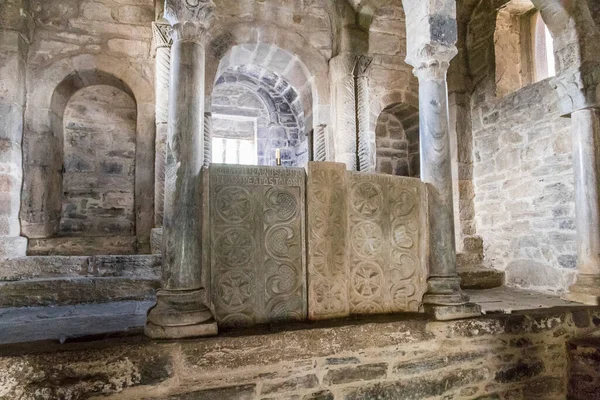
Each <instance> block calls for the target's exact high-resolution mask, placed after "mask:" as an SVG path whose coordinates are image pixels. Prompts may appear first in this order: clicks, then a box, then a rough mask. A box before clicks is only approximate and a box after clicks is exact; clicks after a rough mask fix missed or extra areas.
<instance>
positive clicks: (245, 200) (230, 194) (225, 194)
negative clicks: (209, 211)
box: [215, 187, 252, 224]
mask: <svg viewBox="0 0 600 400" xmlns="http://www.w3.org/2000/svg"><path fill="white" fill-rule="evenodd" d="M215 208H216V210H217V214H219V217H221V218H222V219H223V220H224V221H225V222H228V223H232V224H239V223H240V222H242V221H244V220H246V219H248V218H249V217H250V216H251V215H252V213H251V211H252V202H251V200H250V192H249V191H248V190H246V189H244V188H240V187H225V188H223V189H222V190H221V191H220V192H219V194H218V195H217V199H216V206H215Z"/></svg>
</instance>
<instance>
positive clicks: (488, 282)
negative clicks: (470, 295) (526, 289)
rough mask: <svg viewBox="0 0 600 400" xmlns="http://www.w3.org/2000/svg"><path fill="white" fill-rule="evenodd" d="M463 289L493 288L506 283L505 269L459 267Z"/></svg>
mask: <svg viewBox="0 0 600 400" xmlns="http://www.w3.org/2000/svg"><path fill="white" fill-rule="evenodd" d="M458 275H459V276H460V278H461V284H460V287H461V288H462V289H493V288H496V287H500V286H502V285H503V284H504V275H505V274H504V271H499V270H496V269H491V268H483V267H480V268H473V269H464V270H463V269H459V270H458Z"/></svg>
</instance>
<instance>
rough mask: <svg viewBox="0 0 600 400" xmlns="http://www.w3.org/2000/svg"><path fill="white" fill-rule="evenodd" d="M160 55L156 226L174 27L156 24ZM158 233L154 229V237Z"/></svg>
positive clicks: (158, 225) (159, 217) (162, 189)
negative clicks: (172, 31)
mask: <svg viewBox="0 0 600 400" xmlns="http://www.w3.org/2000/svg"><path fill="white" fill-rule="evenodd" d="M152 32H153V34H154V48H155V52H156V59H155V62H156V66H155V67H156V68H155V70H156V71H155V87H156V109H155V114H156V142H155V143H156V146H155V164H154V165H155V169H154V207H155V208H154V226H155V227H156V228H161V227H162V224H163V209H164V204H165V201H164V192H165V162H166V158H167V156H166V146H167V121H168V116H169V74H170V72H171V44H172V43H173V42H172V40H171V25H169V24H168V23H166V22H154V23H152ZM155 234H156V233H155V232H154V230H153V236H154V235H155Z"/></svg>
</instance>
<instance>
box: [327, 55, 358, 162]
mask: <svg viewBox="0 0 600 400" xmlns="http://www.w3.org/2000/svg"><path fill="white" fill-rule="evenodd" d="M355 66H356V55H354V54H352V53H341V54H339V55H338V56H336V57H334V58H333V59H331V61H330V63H329V67H330V68H329V70H330V78H331V81H332V88H333V110H335V111H334V113H335V114H334V132H335V137H336V141H335V147H336V149H335V150H336V151H335V160H336V161H337V162H340V163H344V164H346V168H347V169H349V170H351V171H356V170H357V169H358V159H357V137H356V126H357V121H356V90H355V79H354V67H355Z"/></svg>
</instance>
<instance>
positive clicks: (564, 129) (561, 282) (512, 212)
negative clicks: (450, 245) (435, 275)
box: [468, 10, 576, 291]
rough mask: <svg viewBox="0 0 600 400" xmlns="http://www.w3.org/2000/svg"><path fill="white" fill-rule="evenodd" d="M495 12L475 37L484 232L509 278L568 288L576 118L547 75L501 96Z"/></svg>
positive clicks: (482, 20) (488, 254)
mask: <svg viewBox="0 0 600 400" xmlns="http://www.w3.org/2000/svg"><path fill="white" fill-rule="evenodd" d="M489 12H490V11H489V10H485V11H484V10H479V11H476V12H475V14H474V16H473V19H472V21H471V25H470V27H469V30H470V32H469V35H470V38H469V42H468V45H469V61H470V69H471V72H472V74H473V80H474V84H475V91H474V93H473V95H472V98H471V112H472V115H471V117H472V132H473V190H474V193H473V194H474V203H475V221H476V227H477V234H478V235H480V236H482V237H483V239H484V252H485V260H486V261H487V262H489V263H491V265H492V266H493V267H495V268H497V269H501V270H505V271H506V273H507V282H508V283H509V284H512V285H517V286H522V287H530V288H537V289H542V290H550V291H562V290H565V289H566V288H567V286H568V285H569V284H570V283H571V281H572V279H573V276H574V273H575V268H576V254H575V253H576V248H575V246H576V243H575V222H574V218H575V210H574V203H573V193H574V188H573V169H572V159H571V139H570V138H571V136H570V121H569V120H568V119H563V118H560V116H559V110H558V104H557V101H558V99H557V95H556V93H555V91H554V89H553V88H552V87H551V86H550V84H549V81H548V80H545V81H541V82H538V83H535V84H532V85H529V86H526V87H524V88H523V89H520V90H518V91H516V92H514V93H512V94H510V95H507V96H506V97H504V98H502V99H498V98H497V97H496V96H495V89H496V87H495V80H494V79H495V75H494V66H495V61H494V42H493V36H494V30H493V29H494V27H493V24H492V25H491V26H490V19H491V18H492V17H493V14H492V15H490V14H489Z"/></svg>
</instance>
